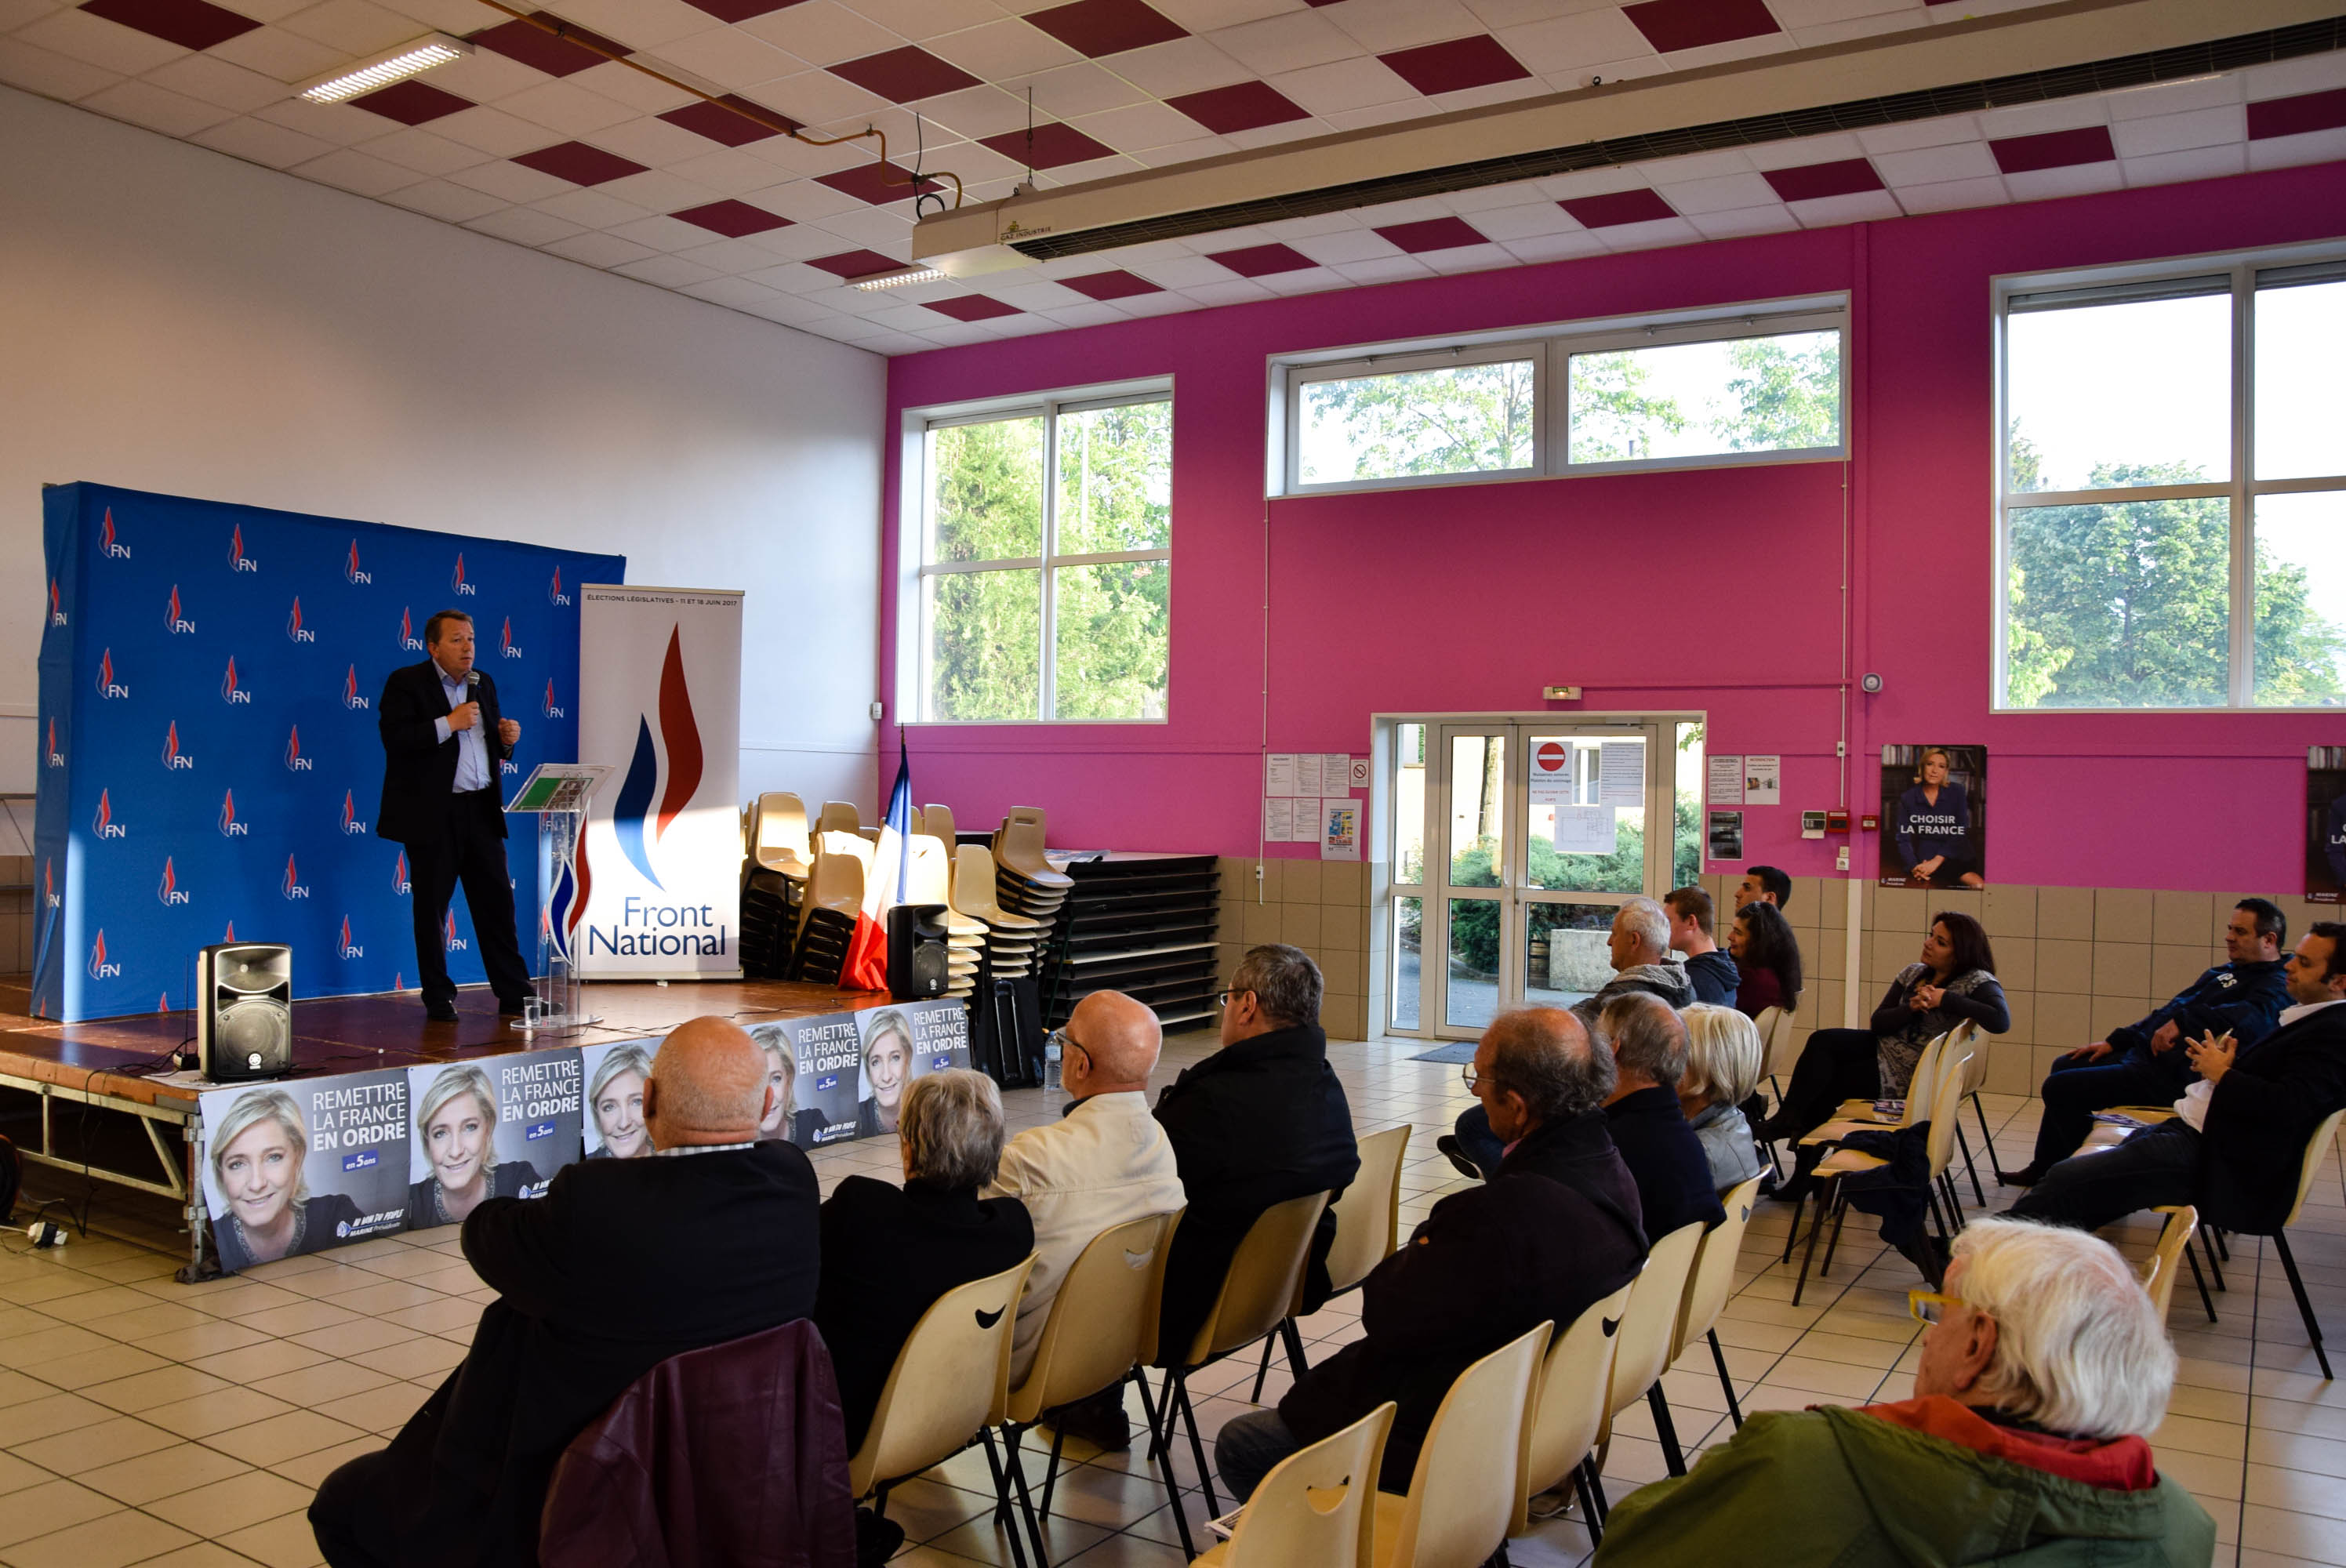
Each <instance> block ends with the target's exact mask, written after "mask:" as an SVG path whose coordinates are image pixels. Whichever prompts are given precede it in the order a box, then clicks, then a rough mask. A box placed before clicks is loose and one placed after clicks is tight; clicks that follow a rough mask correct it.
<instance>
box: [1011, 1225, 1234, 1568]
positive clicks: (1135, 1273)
mask: <svg viewBox="0 0 2346 1568" xmlns="http://www.w3.org/2000/svg"><path fill="white" fill-rule="evenodd" d="M1183 1212H1184V1211H1183V1210H1180V1209H1173V1210H1170V1211H1168V1212H1167V1213H1164V1214H1152V1215H1148V1216H1146V1217H1142V1218H1139V1219H1134V1220H1127V1221H1126V1222H1125V1223H1124V1224H1122V1225H1117V1226H1111V1227H1108V1228H1107V1229H1106V1230H1103V1231H1101V1232H1100V1233H1099V1234H1098V1235H1097V1236H1096V1237H1092V1239H1091V1241H1090V1242H1089V1243H1088V1244H1086V1246H1085V1247H1084V1249H1083V1251H1082V1252H1081V1253H1080V1254H1078V1255H1077V1256H1076V1261H1075V1264H1074V1266H1073V1267H1072V1268H1069V1269H1068V1270H1067V1277H1066V1278H1065V1279H1064V1280H1062V1281H1060V1283H1059V1289H1058V1293H1057V1294H1056V1295H1055V1296H1053V1297H1052V1298H1051V1310H1050V1312H1049V1314H1048V1315H1047V1316H1046V1317H1045V1319H1044V1320H1043V1334H1042V1337H1041V1338H1040V1339H1036V1340H1035V1359H1034V1360H1033V1362H1032V1363H1030V1364H1029V1365H1028V1367H1027V1369H1026V1378H1025V1381H1024V1382H1022V1383H1020V1384H1019V1385H1018V1386H1017V1387H1016V1388H1015V1389H1012V1390H1010V1396H1009V1403H1008V1405H1007V1406H1006V1407H1005V1416H1006V1417H1007V1419H1006V1420H1005V1422H1004V1425H1003V1432H1002V1435H1003V1439H1004V1441H1005V1442H1006V1443H1007V1445H1008V1448H1009V1471H1010V1475H1009V1479H1010V1482H1011V1485H1010V1487H1009V1488H1006V1489H999V1490H997V1492H996V1493H995V1496H994V1518H995V1519H996V1520H997V1521H998V1522H1005V1523H1006V1522H1008V1520H1009V1509H1010V1502H1011V1492H1012V1491H1015V1492H1016V1493H1017V1502H1018V1507H1019V1510H1020V1512H1022V1513H1023V1514H1024V1515H1025V1523H1026V1533H1027V1536H1028V1539H1029V1540H1030V1541H1031V1542H1032V1543H1033V1544H1034V1547H1035V1562H1037V1563H1045V1562H1047V1558H1046V1557H1045V1553H1044V1550H1043V1526H1042V1521H1043V1520H1045V1519H1047V1518H1048V1517H1050V1512H1051V1491H1052V1488H1053V1487H1054V1486H1055V1485H1056V1484H1057V1481H1058V1479H1059V1453H1060V1450H1061V1449H1062V1448H1063V1447H1064V1446H1065V1444H1066V1434H1065V1433H1064V1432H1058V1431H1054V1433H1053V1435H1052V1438H1051V1458H1050V1462H1049V1465H1048V1466H1047V1468H1045V1471H1043V1501H1042V1503H1041V1506H1040V1507H1039V1508H1038V1507H1037V1506H1036V1505H1035V1502H1033V1500H1032V1497H1031V1496H1030V1494H1029V1492H1028V1491H1027V1486H1026V1471H1025V1464H1024V1462H1023V1461H1022V1459H1021V1456H1020V1453H1019V1448H1020V1444H1021V1443H1022V1441H1024V1439H1025V1434H1026V1432H1027V1431H1029V1430H1030V1429H1032V1428H1034V1427H1035V1426H1036V1425H1039V1424H1040V1423H1041V1422H1043V1421H1045V1420H1048V1419H1049V1417H1050V1415H1051V1413H1052V1412H1053V1411H1055V1410H1058V1409H1059V1408H1060V1407H1062V1406H1064V1405H1071V1404H1074V1403H1076V1401H1077V1400H1087V1399H1089V1398H1091V1397H1092V1396H1093V1395H1094V1394H1096V1393H1098V1392H1099V1391H1100V1390H1102V1389H1109V1388H1117V1387H1119V1386H1121V1385H1122V1384H1123V1383H1124V1382H1125V1380H1127V1379H1133V1380H1138V1370H1139V1368H1140V1367H1141V1366H1142V1365H1144V1364H1146V1363H1147V1362H1148V1361H1151V1360H1154V1359H1156V1356H1157V1313H1158V1307H1159V1305H1160V1304H1161V1303H1162V1301H1163V1299H1164V1295H1165V1261H1166V1258H1167V1257H1168V1256H1169V1255H1170V1254H1171V1252H1172V1250H1173V1232H1174V1230H1175V1228H1176V1227H1178V1226H1179V1224H1180V1222H1181V1215H1182V1213H1183ZM1140 1386H1141V1396H1142V1399H1143V1400H1144V1402H1145V1401H1146V1400H1147V1398H1148V1383H1147V1382H1146V1381H1141V1385H1140ZM1158 1461H1159V1466H1160V1473H1161V1474H1162V1475H1163V1477H1164V1481H1165V1496H1166V1498H1167V1500H1168V1501H1169V1502H1174V1503H1176V1505H1177V1512H1178V1502H1179V1498H1180V1487H1179V1485H1178V1482H1176V1481H1174V1479H1173V1468H1172V1466H1171V1464H1170V1463H1169V1462H1167V1461H1166V1459H1165V1456H1162V1455H1160V1456H1158ZM1187 1523H1188V1522H1187V1521H1186V1520H1184V1521H1183V1525H1184V1527H1185V1529H1186V1527H1187ZM1185 1539H1186V1538H1185Z"/></svg>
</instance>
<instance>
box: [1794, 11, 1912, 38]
mask: <svg viewBox="0 0 2346 1568" xmlns="http://www.w3.org/2000/svg"><path fill="white" fill-rule="evenodd" d="M1932 21H1933V17H1932V16H1931V15H1929V14H1928V13H1927V12H1925V11H1924V10H1923V8H1922V7H1920V6H1917V7H1915V8H1914V9H1913V10H1912V11H1899V12H1894V13H1892V14H1891V15H1884V16H1862V17H1859V18H1858V19H1856V20H1855V21H1851V22H1825V23H1821V24H1820V25H1816V26H1814V27H1796V28H1794V29H1792V42H1793V43H1794V44H1796V45H1797V46H1800V48H1803V49H1817V48H1822V47H1824V46H1826V45H1829V44H1845V43H1848V42H1849V41H1850V40H1851V39H1853V38H1880V37H1885V36H1888V35H1890V34H1892V33H1902V32H1905V31H1907V30H1909V29H1911V28H1915V27H1927V26H1929V25H1931V23H1932Z"/></svg>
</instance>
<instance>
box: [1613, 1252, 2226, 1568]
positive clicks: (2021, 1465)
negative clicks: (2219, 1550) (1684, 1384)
mask: <svg viewBox="0 0 2346 1568" xmlns="http://www.w3.org/2000/svg"><path fill="white" fill-rule="evenodd" d="M1914 1302H1915V1311H1916V1315H1917V1316H1918V1317H1923V1319H1924V1320H1925V1321H1927V1322H1929V1323H1930V1325H1931V1326H1930V1328H1929V1329H1928V1330H1927V1331H1925V1332H1924V1334H1923V1352H1922V1361H1921V1364H1920V1365H1919V1366H1917V1367H1916V1368H1915V1370H1914V1394H1913V1398H1912V1399H1908V1400H1900V1401H1898V1402H1897V1403H1895V1404H1884V1405H1868V1406H1864V1407H1862V1408H1861V1409H1857V1410H1845V1409H1841V1408H1840V1407H1838V1406H1833V1405H1820V1406H1814V1407H1811V1409H1809V1410H1797V1411H1796V1410H1768V1411H1763V1412H1760V1413H1758V1414H1755V1415H1753V1416H1752V1417H1751V1418H1750V1419H1749V1420H1747V1421H1745V1422H1744V1423H1743V1427H1742V1430H1740V1431H1738V1432H1736V1433H1735V1434H1734V1436H1733V1437H1731V1438H1730V1439H1729V1441H1726V1442H1724V1443H1721V1444H1719V1446H1717V1447H1714V1448H1712V1449H1711V1450H1710V1451H1709V1452H1708V1453H1706V1454H1704V1455H1703V1458H1702V1461H1701V1462H1700V1463H1698V1464H1697V1465H1696V1466H1695V1468H1694V1471H1693V1472H1692V1473H1691V1474H1688V1475H1685V1476H1680V1477H1678V1478H1676V1479H1674V1480H1670V1481H1656V1482H1654V1483H1653V1484H1652V1485H1650V1486H1646V1487H1641V1488H1640V1489H1638V1490H1637V1491H1636V1492H1632V1493H1630V1494H1629V1495H1628V1496H1627V1497H1625V1498H1623V1499H1622V1500H1621V1501H1620V1502H1617V1503H1616V1504H1615V1505H1614V1507H1613V1512H1612V1514H1611V1516H1610V1517H1609V1518H1607V1521H1606V1524H1605V1541H1604V1544H1603V1545H1602V1546H1600V1547H1598V1549H1597V1552H1596V1563H1597V1565H1598V1568H1647V1565H1648V1564H1650V1565H1652V1568H1678V1565H1679V1564H1682V1563H1734V1562H1744V1561H1749V1560H1753V1559H1755V1558H1756V1559H1757V1560H1759V1561H1762V1562H1766V1563H1782V1564H1786V1565H1787V1568H1800V1565H1805V1564H1820V1565H1821V1564H1826V1563H1991V1562H1993V1563H2109V1564H2121V1563H2126V1564H2143V1565H2146V1568H2204V1565H2205V1564H2206V1563H2208V1561H2209V1560H2210V1558H2211V1557H2212V1555H2213V1553H2214V1552H2215V1549H2216V1525H2215V1522H2214V1521H2213V1520H2211V1519H2209V1518H2208V1514H2207V1512H2206V1511H2204V1510H2203V1509H2201V1508H2200V1506H2199V1504H2198V1502H2197V1501H2196V1500H2195V1499H2193V1497H2192V1496H2191V1494H2190V1493H2189V1492H2187V1491H2185V1490H2184V1488H2183V1487H2182V1486H2181V1485H2179V1484H2178V1483H2177V1482H2176V1481H2174V1480H2173V1479H2172V1478H2171V1477H2168V1476H2162V1475H2160V1474H2159V1473H2158V1471H2157V1468H2156V1465H2155V1462H2154V1457H2153V1455H2152V1452H2151V1448H2150V1444H2149V1442H2148V1441H2147V1434H2148V1433H2149V1432H2150V1431H2152V1430H2153V1429H2154V1428H2156V1427H2157V1425H2158V1424H2159V1421H2160V1420H2161V1419H2162V1418H2163V1417H2164V1415H2165V1414H2166V1410H2167V1400H2168V1394H2169V1393H2170V1392H2171V1391H2172V1390H2173V1388H2174V1384H2175V1371H2176V1359H2175V1349H2174V1347H2173V1346H2172V1345H2170V1344H2169V1343H2168V1339H2167V1332H2166V1328H2165V1326H2164V1325H2163V1324H2161V1323H2160V1322H2159V1321H2158V1319H2157V1316H2156V1314H2155V1313H2154V1312H2153V1311H2152V1309H2151V1305H2150V1298H2149V1297H2148V1296H2147V1295H2146V1294H2145V1293H2144V1291H2143V1288H2142V1287H2141V1286H2140V1285H2139V1284H2137V1282H2136V1280H2135V1277H2134V1272H2133V1270H2132V1269H2130V1268H2127V1264H2126V1260H2125V1259H2124V1258H2122V1257H2119V1256H2118V1254H2117V1249H2116V1248H2114V1247H2111V1246H2110V1245H2109V1244H2108V1243H2107V1242H2105V1241H2103V1240H2101V1239H2100V1238H2099V1237H2091V1236H2081V1235H2078V1234H2076V1233H2075V1232H2065V1231H2062V1230H2057V1229H2055V1228H2053V1227H2047V1226H2041V1225H2025V1224H2019V1223H2015V1222H2014V1221H2011V1220H2006V1219H1981V1220H1975V1221H1974V1222H1973V1223H1972V1225H1971V1227H1970V1228H1969V1229H1967V1230H1965V1231H1964V1233H1963V1234H1962V1235H1960V1236H1958V1237H1956V1238H1955V1247H1954V1261H1953V1263H1952V1264H1951V1265H1950V1266H1949V1267H1948V1270H1947V1278H1946V1285H1945V1288H1944V1289H1943V1291H1942V1292H1940V1293H1938V1294H1936V1295H1933V1294H1932V1293H1930V1292H1927V1291H1917V1292H1915V1293H1914Z"/></svg>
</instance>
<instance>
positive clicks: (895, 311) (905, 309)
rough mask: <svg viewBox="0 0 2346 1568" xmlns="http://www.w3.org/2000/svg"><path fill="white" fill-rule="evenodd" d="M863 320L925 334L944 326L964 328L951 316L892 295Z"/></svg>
mask: <svg viewBox="0 0 2346 1568" xmlns="http://www.w3.org/2000/svg"><path fill="white" fill-rule="evenodd" d="M864 320H865V321H870V322H872V324H873V325H874V326H880V327H893V328H895V329H896V330H897V331H906V332H925V331H930V330H931V329H932V328H941V327H943V326H946V325H949V324H950V325H954V326H966V325H968V323H966V322H956V321H954V319H953V318H952V317H951V316H945V315H940V314H938V313H937V312H936V311H932V310H930V309H929V308H928V307H927V306H926V305H916V304H913V303H912V302H911V301H909V300H904V299H903V298H902V297H901V296H894V295H892V296H891V297H890V298H889V300H888V302H887V303H886V304H884V305H882V306H881V307H880V309H878V310H876V311H872V312H871V313H870V314H868V315H867V316H865V317H864Z"/></svg>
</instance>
